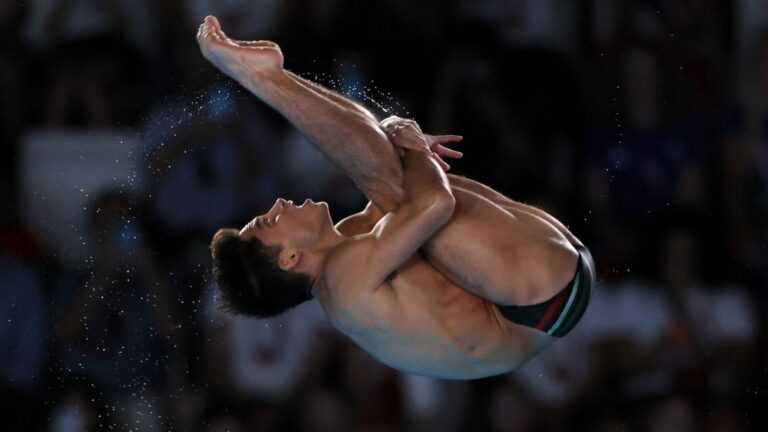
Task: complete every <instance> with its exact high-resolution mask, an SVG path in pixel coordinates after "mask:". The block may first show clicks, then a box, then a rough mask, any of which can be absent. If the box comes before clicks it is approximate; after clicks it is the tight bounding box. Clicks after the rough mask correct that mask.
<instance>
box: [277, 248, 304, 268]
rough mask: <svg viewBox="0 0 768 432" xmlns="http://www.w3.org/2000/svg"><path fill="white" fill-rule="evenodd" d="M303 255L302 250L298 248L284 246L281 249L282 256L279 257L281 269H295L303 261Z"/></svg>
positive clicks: (278, 263) (278, 262)
mask: <svg viewBox="0 0 768 432" xmlns="http://www.w3.org/2000/svg"><path fill="white" fill-rule="evenodd" d="M301 256H302V254H301V251H299V250H298V249H287V248H283V250H281V251H280V256H278V257H277V265H278V267H280V270H285V271H292V270H295V269H296V267H297V266H298V265H299V263H300V262H301Z"/></svg>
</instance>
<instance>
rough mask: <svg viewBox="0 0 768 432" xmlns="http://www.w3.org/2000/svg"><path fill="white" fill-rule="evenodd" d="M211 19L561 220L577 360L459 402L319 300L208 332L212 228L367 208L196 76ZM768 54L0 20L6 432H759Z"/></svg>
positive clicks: (767, 329)
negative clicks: (441, 144) (586, 260)
mask: <svg viewBox="0 0 768 432" xmlns="http://www.w3.org/2000/svg"><path fill="white" fill-rule="evenodd" d="M209 13H210V14H215V15H217V16H218V17H219V19H220V20H221V22H222V25H223V27H224V29H225V30H226V31H227V32H228V34H229V35H231V36H233V37H235V38H238V39H272V40H274V41H277V42H278V43H280V44H281V46H282V48H283V51H284V53H285V55H286V67H287V68H289V69H291V70H293V71H295V72H297V73H299V74H301V75H303V76H304V77H307V78H310V79H313V80H316V81H319V82H320V83H322V84H324V85H326V86H330V87H332V88H335V89H336V90H338V91H340V92H342V93H344V94H346V95H348V96H350V97H353V98H356V99H357V100H359V101H361V102H363V103H365V104H366V105H367V106H369V107H371V108H373V109H375V110H376V112H377V114H378V115H380V116H387V115H390V114H398V115H401V116H407V117H413V118H415V119H417V120H418V121H419V123H420V124H421V125H422V126H423V128H424V130H425V131H426V132H429V133H458V134H462V135H464V137H465V139H464V142H463V143H461V144H460V145H459V148H460V149H461V150H463V151H464V152H465V154H466V156H465V157H464V159H463V160H461V161H455V162H454V163H453V171H454V172H456V173H459V174H464V175H467V176H470V177H473V178H477V179H479V180H481V181H484V182H486V183H488V184H489V185H491V186H494V187H496V188H498V189H500V190H501V191H503V192H505V193H506V194H508V195H510V196H511V197H513V198H516V199H519V200H523V201H525V202H529V203H533V204H536V205H539V206H541V207H543V208H545V209H547V210H548V211H550V212H551V213H553V214H554V215H556V216H557V217H558V218H560V220H562V221H563V222H565V223H566V224H567V225H568V226H569V227H570V228H571V229H572V230H573V232H574V233H575V234H576V235H577V236H579V237H580V238H581V239H582V240H583V241H584V242H585V243H586V244H587V245H589V246H590V248H591V249H592V251H593V253H594V256H595V258H596V261H597V264H598V270H599V282H600V286H599V288H598V289H597V291H596V292H595V294H594V299H593V301H592V304H591V305H590V307H589V309H588V311H587V314H586V315H585V317H584V319H583V321H582V322H581V323H580V324H579V326H578V327H577V328H576V329H575V330H574V332H572V333H571V334H570V335H569V336H568V337H567V338H564V339H563V340H561V341H559V342H558V343H557V344H555V345H554V346H552V347H551V348H549V349H548V350H547V351H545V352H544V353H543V354H541V355H540V356H539V357H537V358H536V359H534V360H533V361H532V362H530V363H529V364H528V365H526V366H525V367H523V368H522V369H521V370H519V371H517V372H515V373H512V374H509V375H506V376H499V377H494V378H489V379H483V380H477V381H472V382H451V381H440V380H433V379H426V378H421V377H415V376H409V375H405V374H401V373H398V372H396V371H393V370H391V369H389V368H387V367H385V366H383V365H381V364H380V363H378V362H377V361H375V360H373V359H372V358H371V357H370V356H368V355H367V354H366V353H364V352H362V351H361V350H360V349H359V348H357V347H356V346H354V345H353V344H352V343H351V342H350V341H349V340H347V339H346V338H344V337H343V336H341V335H340V334H339V333H337V332H336V331H335V330H333V328H332V327H331V326H330V325H329V323H328V322H327V321H326V320H325V318H324V316H323V313H322V311H321V310H320V309H319V306H318V305H317V302H311V303H308V304H304V305H302V306H301V307H299V308H297V309H296V310H294V311H292V312H290V313H288V314H285V315H283V316H281V317H278V318H275V319H270V320H262V321H257V320H249V319H243V318H237V317H232V316H227V315H226V314H223V313H222V312H220V311H218V310H217V306H216V304H217V303H216V302H217V300H216V298H215V296H214V290H213V289H212V286H211V278H210V274H209V273H210V259H209V252H208V250H207V246H208V242H209V240H210V238H211V236H212V234H213V232H214V231H215V230H216V229H217V228H218V227H220V226H241V225H243V224H244V223H245V222H246V221H247V220H249V219H250V218H251V217H252V216H253V215H254V214H257V213H260V212H262V211H264V209H265V208H267V206H268V205H269V204H271V203H272V202H273V201H274V199H275V197H276V196H278V195H282V196H285V197H288V198H293V199H304V198H305V197H308V196H311V197H313V198H315V199H324V200H327V201H329V202H330V204H331V208H332V209H333V215H334V217H335V218H339V217H343V216H344V215H346V214H348V213H350V212H353V211H357V210H359V209H361V208H362V206H363V205H364V200H363V197H362V196H361V195H360V193H359V192H357V191H356V190H355V189H354V187H353V186H352V184H351V183H350V182H349V181H348V180H347V179H346V178H345V177H344V176H343V175H342V174H341V173H340V172H338V171H336V170H335V169H333V168H332V167H331V166H329V165H328V164H326V163H324V162H323V161H322V159H321V158H320V156H319V155H318V154H317V153H316V152H314V151H313V150H312V149H311V148H310V146H309V145H308V143H307V142H306V141H304V139H303V138H302V137H301V136H300V135H299V134H298V133H297V132H296V131H295V130H293V129H292V128H291V127H290V125H288V124H287V123H286V122H285V121H284V120H282V119H281V118H280V117H279V116H277V115H276V114H275V113H273V112H271V111H270V110H269V109H267V108H266V107H265V106H264V105H262V104H261V103H260V102H258V101H257V100H255V98H254V97H252V96H250V95H249V94H247V92H245V91H244V90H241V89H240V88H238V86H237V85H236V84H234V83H232V82H230V81H229V80H227V79H225V78H224V77H223V76H222V75H221V74H220V73H218V72H217V71H216V70H215V69H214V68H213V67H212V66H210V65H208V64H207V63H206V62H205V61H204V60H203V58H202V56H201V55H200V53H199V51H198V48H197V45H196V41H195V38H194V36H195V32H196V29H197V26H198V24H199V23H200V21H201V20H202V18H203V17H204V16H205V15H207V14H209ZM766 29H768V4H766V2H763V1H761V0H740V1H724V0H696V1H694V0H665V1H661V0H655V1H654V0H583V1H570V0H474V1H473V0H452V1H436V0H421V1H413V0H370V1H353V0H227V1H222V0H217V1H214V0H189V1H184V0H36V1H18V0H2V1H0V34H1V35H2V37H0V92H1V94H0V113H1V114H0V140H1V141H0V143H2V144H1V145H2V147H1V148H2V155H0V163H1V164H2V165H1V166H0V173H1V176H2V181H1V182H0V186H1V188H0V429H2V430H8V431H51V432H74V431H85V430H88V431H160V430H163V431H165V430H173V431H193V432H197V431H200V432H223V431H232V432H238V431H297V432H299V431H318V432H322V431H366V432H388V431H441V432H442V431H448V432H451V431H548V432H560V431H581V430H593V431H601V432H608V431H708V432H715V431H736V432H738V431H750V430H768V429H766V427H768V424H767V423H768V413H766V410H765V407H767V406H768V371H767V369H768V320H766V316H765V314H764V313H763V311H764V310H765V308H766V302H767V300H768V295H766V294H767V293H766V290H765V284H766V282H767V281H768V217H767V216H768V99H767V98H768V32H767V31H766Z"/></svg>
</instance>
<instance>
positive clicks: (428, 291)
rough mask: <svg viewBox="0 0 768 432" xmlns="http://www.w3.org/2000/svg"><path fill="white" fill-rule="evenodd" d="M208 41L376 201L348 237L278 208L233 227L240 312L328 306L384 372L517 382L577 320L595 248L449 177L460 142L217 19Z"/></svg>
mask: <svg viewBox="0 0 768 432" xmlns="http://www.w3.org/2000/svg"><path fill="white" fill-rule="evenodd" d="M197 38H198V42H199V44H200V49H201V51H202V53H203V55H204V56H205V58H207V59H208V60H209V61H210V62H211V63H213V64H214V65H215V66H216V67H217V68H219V69H220V70H221V71H222V72H224V73H225V74H227V75H229V76H230V77H231V78H233V79H235V80H236V81H238V82H239V83H240V84H241V85H243V86H244V87H245V88H246V89H248V90H249V91H250V92H251V93H253V94H254V95H256V96H257V97H258V98H260V99H261V100H262V101H264V102H265V103H267V104H268V105H269V106H271V107H272V108H274V109H276V110H277V111H278V112H280V113H281V114H282V115H283V116H285V117H286V118H287V119H288V120H289V121H291V123H293V125H294V126H296V127H297V128H298V129H299V130H300V131H301V132H302V133H303V134H304V135H306V136H307V137H308V138H309V140H310V141H311V142H312V144H313V145H314V146H315V147H316V148H317V149H318V150H319V151H320V152H321V153H323V154H324V155H325V156H326V157H327V158H329V159H330V160H331V161H333V162H334V163H335V164H336V165H337V166H339V167H340V168H341V169H343V170H344V171H345V172H346V173H347V174H348V175H349V176H350V177H351V178H352V179H353V180H354V181H355V183H356V185H357V186H358V187H359V188H360V189H361V190H362V191H363V193H364V194H365V195H366V196H367V197H368V198H369V199H370V200H371V203H369V205H368V206H367V207H366V209H365V210H364V211H362V212H360V213H357V214H355V215H352V216H350V217H348V218H346V219H344V220H342V221H341V222H339V223H338V224H337V225H336V226H334V225H333V222H332V221H331V218H330V215H329V212H328V207H327V204H326V203H314V202H312V201H311V200H307V201H306V202H305V203H304V204H302V205H301V206H296V205H295V204H293V203H292V202H291V201H286V200H283V199H278V200H277V201H276V202H275V204H274V206H273V207H272V208H271V209H270V210H269V211H267V213H265V214H263V215H260V216H257V217H256V218H254V219H253V220H252V221H250V222H249V223H248V224H247V225H246V226H245V227H244V228H242V229H241V230H236V229H222V230H219V231H218V232H217V233H216V235H215V236H214V238H213V241H212V243H211V250H212V255H213V261H214V274H215V276H216V280H217V282H218V285H219V289H220V290H221V293H222V298H223V300H224V303H225V306H226V307H227V308H229V309H230V310H232V311H233V312H237V313H243V314H248V315H253V316H260V317H264V316H271V315H276V314H279V313H281V312H284V311H286V310H288V309H289V308H291V307H293V306H295V305H297V304H300V303H302V302H303V301H306V300H309V299H311V298H312V297H314V298H317V299H318V300H319V301H320V304H321V305H322V307H323V309H324V311H325V313H326V314H327V316H328V318H329V319H330V321H331V322H332V323H333V324H334V326H335V327H336V328H337V329H338V330H339V331H341V332H342V333H344V334H345V335H347V336H348V337H350V338H351V339H352V340H353V341H354V342H356V343H357V344H358V345H360V346H361V347H362V348H363V349H365V350H366V351H368V352H369V353H370V354H372V355H373V356H374V357H376V358H377V359H379V360H380V361H382V362H383V363H385V364H387V365H389V366H391V367H393V368H395V369H399V370H401V371H404V372H409V373H415V374H420V375H426V376H433V377H439V378H449V379H475V378H481V377H486V376H491V375H497V374H502V373H506V372H509V371H512V370H514V369H515V368H517V367H519V366H520V365H522V364H523V363H525V362H526V361H527V360H529V359H530V358H532V357H533V356H535V355H536V354H537V353H538V352H539V351H541V350H542V349H544V348H545V347H547V346H548V345H550V344H551V343H552V342H554V341H555V340H556V339H557V337H561V336H563V335H564V334H565V333H567V332H568V331H569V330H570V329H571V328H573V326H574V325H575V324H576V323H577V322H578V320H579V319H580V317H581V315H582V314H583V312H584V309H585V308H586V305H587V302H588V301H589V296H590V293H591V288H592V284H593V281H594V264H593V263H592V259H591V257H590V255H589V252H588V251H587V249H586V248H585V247H584V246H583V245H582V244H581V242H579V240H578V239H576V238H575V237H574V236H573V235H572V234H571V233H570V232H569V231H568V230H567V229H566V228H565V226H563V225H562V224H561V223H560V222H559V221H557V220H556V219H555V218H553V217H552V216H550V215H548V214H547V213H545V212H543V211H541V210H539V209H536V208H534V207H531V206H527V205H525V204H521V203H518V202H516V201H513V200H511V199H509V198H507V197H505V196H503V195H502V194H500V193H498V192H496V191H494V190H492V189H491V188H489V187H487V186H484V185H482V184H480V183H477V182H475V181H472V180H470V179H466V178H462V177H458V176H446V174H445V173H444V172H443V170H442V169H441V166H440V165H441V164H442V162H441V161H439V158H438V157H437V156H439V155H445V156H454V155H455V153H452V152H451V151H450V150H447V149H445V148H444V147H442V146H441V144H444V143H446V142H450V141H455V140H457V139H458V137H455V136H442V137H432V136H429V135H424V134H422V133H421V130H420V129H419V128H418V125H416V123H415V122H413V121H410V120H403V119H397V118H390V119H387V120H385V121H384V122H382V124H381V125H380V124H379V123H378V121H377V120H376V118H375V117H374V116H373V115H372V114H371V113H370V112H369V111H367V110H366V109H365V108H363V107H362V106H360V105H358V104H356V103H354V102H352V101H350V100H348V99H346V98H344V97H342V96H341V95H339V94H337V93H335V92H332V91H330V90H328V89H325V88H323V87H321V86H319V85H317V84H315V83H312V82H310V81H307V80H304V79H303V78H300V77H298V76H296V75H294V74H292V73H291V72H289V71H287V70H285V69H284V68H283V55H282V53H281V51H280V48H279V47H278V46H277V45H276V44H275V43H273V42H268V41H235V40H232V39H230V38H228V37H227V36H226V35H225V34H224V33H223V32H222V31H221V27H220V25H219V23H218V21H217V20H216V19H215V18H214V17H210V16H209V17H207V18H206V19H205V21H204V22H203V24H202V25H201V26H200V29H199V31H198V35H197ZM385 131H387V133H385ZM387 134H389V137H390V138H391V139H392V142H390V139H389V138H388V136H387ZM393 144H394V145H393ZM433 151H434V152H435V153H437V156H436V155H435V153H433ZM399 154H401V155H402V160H401V158H400V156H399Z"/></svg>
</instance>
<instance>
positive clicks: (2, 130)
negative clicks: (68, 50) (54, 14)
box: [0, 1, 29, 193]
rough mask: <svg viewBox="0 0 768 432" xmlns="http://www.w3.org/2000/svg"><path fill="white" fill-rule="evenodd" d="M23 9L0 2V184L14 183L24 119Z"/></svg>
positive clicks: (25, 94) (25, 95) (12, 185)
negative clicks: (1, 35) (1, 36)
mask: <svg viewBox="0 0 768 432" xmlns="http://www.w3.org/2000/svg"><path fill="white" fill-rule="evenodd" d="M25 14H26V10H25V8H24V4H23V3H22V2H15V1H9V2H2V4H0V32H2V34H3V38H2V40H0V94H2V95H3V97H2V98H0V161H2V162H1V163H0V173H2V174H0V188H2V189H3V193H6V192H11V191H13V192H15V191H14V190H13V189H10V190H7V191H6V190H5V187H6V185H8V186H10V187H11V188H12V187H15V185H16V176H15V174H16V168H17V167H16V165H17V164H16V155H17V151H18V149H17V146H18V137H19V134H20V133H21V132H22V129H21V128H22V125H23V122H24V121H25V120H26V118H25V116H26V114H27V107H28V106H29V104H28V102H27V100H28V98H29V94H27V93H26V92H25V89H26V87H27V86H28V84H27V80H26V79H25V73H26V68H27V62H28V61H29V59H28V57H29V56H28V53H27V50H25V49H24V46H22V44H21V28H22V23H23V22H24V17H25Z"/></svg>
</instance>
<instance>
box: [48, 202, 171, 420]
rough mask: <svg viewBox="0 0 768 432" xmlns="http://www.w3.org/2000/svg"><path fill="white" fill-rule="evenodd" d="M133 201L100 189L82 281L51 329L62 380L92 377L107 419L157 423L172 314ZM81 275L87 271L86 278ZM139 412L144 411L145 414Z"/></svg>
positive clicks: (168, 361) (168, 353) (169, 341)
mask: <svg viewBox="0 0 768 432" xmlns="http://www.w3.org/2000/svg"><path fill="white" fill-rule="evenodd" d="M138 205H140V204H139V203H136V202H133V201H131V199H130V198H129V197H128V196H127V195H126V194H124V193H123V192H120V191H110V192H104V193H102V194H101V195H99V196H98V197H97V198H96V200H95V202H94V204H93V207H92V208H91V213H90V223H91V226H90V230H91V231H90V233H91V236H92V239H93V243H94V250H93V259H92V266H93V267H92V274H91V275H90V279H91V280H90V281H87V282H85V283H84V285H83V286H82V287H81V288H80V289H79V290H78V292H76V293H74V295H71V298H72V300H70V301H69V302H68V304H66V305H64V309H63V310H64V312H63V313H62V314H61V318H60V321H59V325H58V329H57V342H58V355H59V356H60V358H61V369H60V370H61V372H60V374H61V375H62V378H63V379H65V380H74V381H78V380H85V381H86V382H90V383H93V384H94V385H95V387H96V388H97V389H98V391H99V393H100V394H102V395H103V399H102V402H103V403H104V404H106V405H107V406H113V407H116V408H117V411H115V412H114V416H116V417H113V418H112V420H113V421H118V422H120V423H125V424H129V423H130V424H134V423H139V424H137V425H136V427H137V428H138V429H139V430H150V429H151V428H153V427H157V426H159V424H160V423H159V422H160V420H159V419H161V418H162V413H161V412H158V411H159V410H161V409H162V408H161V407H159V406H155V404H156V402H155V399H156V397H157V396H158V395H159V394H162V393H163V392H164V389H165V386H166V385H167V375H168V368H169V367H171V366H172V364H173V362H172V361H173V360H174V358H175V357H174V355H173V352H171V351H170V347H171V339H172V338H173V337H174V336H175V335H174V328H175V327H176V320H177V319H178V318H177V313H176V312H175V310H174V305H173V304H172V303H170V301H169V299H168V297H167V293H166V292H165V290H164V288H163V286H164V281H163V277H162V276H161V275H160V274H159V273H158V268H157V264H156V263H155V261H154V260H155V257H154V253H153V252H152V248H151V245H150V244H149V243H148V239H147V238H146V237H145V233H144V230H143V225H142V221H141V220H140V219H139V218H138V217H137V216H138V215H139V214H140V210H139V208H137V206H138ZM86 277H88V276H86ZM145 414H146V415H145Z"/></svg>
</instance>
